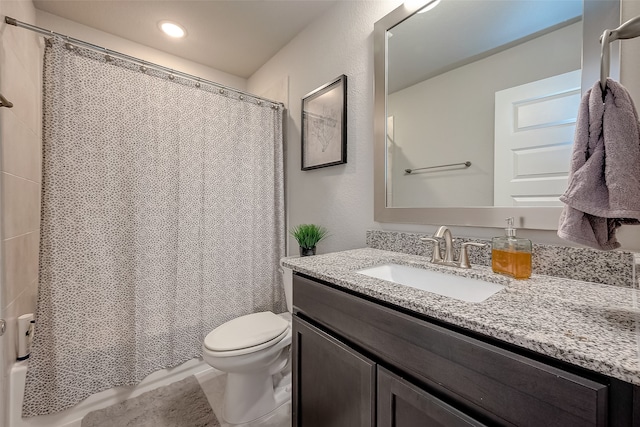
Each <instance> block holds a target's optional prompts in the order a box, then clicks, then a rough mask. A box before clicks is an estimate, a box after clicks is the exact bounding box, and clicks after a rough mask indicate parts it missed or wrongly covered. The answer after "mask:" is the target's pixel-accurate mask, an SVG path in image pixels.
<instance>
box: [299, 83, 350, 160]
mask: <svg viewBox="0 0 640 427" xmlns="http://www.w3.org/2000/svg"><path fill="white" fill-rule="evenodd" d="M301 135H302V138H301V139H302V141H301V144H302V147H301V148H302V150H301V151H302V159H301V161H302V163H301V169H302V170H303V171H307V170H312V169H318V168H324V167H327V166H335V165H341V164H344V163H347V76H345V75H344V74H343V75H341V76H340V77H338V78H336V79H335V80H333V81H331V82H329V83H327V84H325V85H323V86H321V87H319V88H317V89H316V90H314V91H312V92H309V93H308V94H307V95H305V96H304V98H302V127H301Z"/></svg>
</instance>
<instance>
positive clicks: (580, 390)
mask: <svg viewBox="0 0 640 427" xmlns="http://www.w3.org/2000/svg"><path fill="white" fill-rule="evenodd" d="M293 299H294V301H293V304H294V307H295V309H296V310H297V311H298V312H301V313H303V314H304V315H305V316H307V317H308V318H310V319H313V320H315V321H317V322H318V323H320V324H323V325H325V326H326V327H328V328H329V329H332V330H334V331H336V332H337V333H338V334H340V335H342V336H343V337H345V338H346V339H348V340H350V341H352V342H353V343H354V344H356V345H358V346H360V347H362V348H364V349H366V350H367V351H369V352H371V353H372V354H374V355H376V356H377V357H378V358H380V359H381V360H382V361H384V362H386V363H388V364H390V365H392V366H396V367H398V368H400V369H401V370H403V371H405V372H407V373H408V374H409V375H411V376H413V377H415V378H417V379H418V380H420V381H422V382H424V383H425V384H427V385H429V386H430V387H433V388H434V389H436V390H438V392H439V393H441V394H444V395H446V396H449V397H450V398H451V399H454V400H455V401H457V402H460V403H461V404H462V405H464V406H466V407H468V408H470V409H471V410H473V411H475V412H478V413H479V414H481V415H483V416H485V417H487V418H488V419H489V420H491V421H492V422H495V423H497V424H500V425H517V426H536V427H537V426H542V425H544V426H545V427H549V426H562V427H570V426H580V427H585V426H605V425H607V391H608V390H607V386H606V385H605V384H600V383H598V382H595V381H591V380H589V379H586V378H583V377H580V376H578V375H575V374H572V373H569V372H566V371H564V370H561V369H558V368H555V367H553V366H549V365H546V364H544V363H541V362H538V361H535V360H532V359H529V358H526V357H524V356H521V355H518V354H516V353H512V352H510V351H507V350H505V349H502V348H499V347H496V346H494V345H491V344H488V343H485V342H483V341H480V340H478V339H475V338H471V337H468V336H466V335H463V334H461V333H458V332H455V331H452V330H449V329H447V328H444V327H441V326H438V325H435V324H432V323H429V322H427V321H425V320H422V319H418V318H415V317H412V316H409V315H407V314H404V313H401V312H399V311H396V310H393V309H391V308H388V307H384V306H381V305H379V304H375V303H373V302H370V301H367V300H365V299H363V298H359V297H356V296H353V295H351V294H349V293H346V292H343V291H340V290H337V289H334V288H331V287H329V286H326V285H324V284H321V283H318V282H316V281H313V280H310V279H308V278H305V277H302V276H300V275H295V276H294V294H293Z"/></svg>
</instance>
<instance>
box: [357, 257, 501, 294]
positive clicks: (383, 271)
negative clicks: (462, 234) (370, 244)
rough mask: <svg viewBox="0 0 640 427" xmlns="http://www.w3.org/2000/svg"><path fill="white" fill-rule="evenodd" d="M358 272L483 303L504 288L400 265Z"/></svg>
mask: <svg viewBox="0 0 640 427" xmlns="http://www.w3.org/2000/svg"><path fill="white" fill-rule="evenodd" d="M356 273H359V274H364V275H365V276H370V277H375V278H377V279H382V280H387V281H389V282H393V283H399V284H401V285H405V286H411V287H412V288H416V289H422V290H423V291H428V292H433V293H434V294H438V295H444V296H445V297H450V298H455V299H459V300H461V301H466V302H482V301H484V300H486V299H487V298H489V297H490V296H491V295H493V294H495V293H496V292H500V291H501V290H503V289H504V286H502V285H498V284H497V283H490V282H485V281H484V280H478V279H470V278H468V277H462V276H456V275H453V274H446V273H440V272H437V271H431V270H425V269H422V268H415V267H409V266H406V265H399V264H383V265H378V266H376V267H371V268H365V269H362V270H358V271H356Z"/></svg>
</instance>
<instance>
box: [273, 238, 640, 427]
mask: <svg viewBox="0 0 640 427" xmlns="http://www.w3.org/2000/svg"><path fill="white" fill-rule="evenodd" d="M386 262H395V263H399V264H405V265H413V266H421V267H423V268H427V269H431V268H434V267H433V266H431V265H429V263H428V261H426V260H425V259H424V258H423V257H418V256H412V255H407V254H400V253H395V252H388V251H381V250H375V249H358V250H352V251H345V252H340V253H335V254H327V255H323V256H316V257H305V258H299V259H287V260H286V261H284V265H285V266H287V267H290V268H292V269H293V270H294V271H295V275H294V297H293V304H294V316H293V332H294V338H293V372H294V389H293V425H295V426H303V427H314V426H322V427H326V426H349V427H353V426H379V427H383V426H385V427H386V426H397V427H404V426H425V425H441V426H480V425H501V426H632V425H640V413H639V409H640V389H639V388H638V385H640V364H639V363H638V353H637V352H638V350H637V347H636V329H635V328H636V326H635V323H636V317H635V316H636V315H637V314H636V312H635V311H634V309H633V307H630V302H631V301H632V299H633V298H632V296H633V294H632V293H633V292H635V291H634V290H632V289H625V288H620V287H615V286H607V285H598V284H594V283H588V282H580V281H576V280H568V279H558V278H554V277H550V276H539V275H534V276H533V277H532V279H530V280H527V281H515V280H511V279H506V278H503V277H501V276H496V275H494V274H493V273H491V272H490V270H489V269H488V268H487V267H484V266H475V267H474V268H472V269H471V270H469V271H454V270H449V272H450V273H453V274H464V275H467V277H482V278H483V279H484V280H493V281H496V282H500V283H501V284H503V285H505V289H504V290H502V291H501V292H499V293H497V294H495V295H493V296H492V297H490V298H489V299H487V300H486V301H484V302H481V303H468V302H463V301H458V300H455V299H453V298H448V297H444V296H439V295H435V294H433V293H430V292H425V291H421V290H418V289H413V288H410V287H407V286H402V285H397V284H394V283H392V282H388V281H384V280H380V279H376V278H372V277H368V276H363V275H361V274H358V273H356V271H357V270H358V269H361V268H366V267H371V266H374V265H379V264H383V263H386ZM439 269H440V270H441V271H447V268H444V269H443V268H439ZM638 316H640V315H638ZM638 319H640V317H638Z"/></svg>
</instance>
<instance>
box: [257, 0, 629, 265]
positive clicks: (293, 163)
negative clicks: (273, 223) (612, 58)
mask: <svg viewBox="0 0 640 427" xmlns="http://www.w3.org/2000/svg"><path fill="white" fill-rule="evenodd" d="M400 4H401V2H400V1H396V0H387V1H346V2H338V3H337V4H336V6H334V7H333V8H331V9H330V10H328V11H327V13H326V14H325V15H323V16H322V17H320V18H319V19H318V20H316V21H315V22H314V23H313V24H312V25H310V26H309V27H307V28H306V29H304V30H303V31H302V32H301V33H300V34H298V35H297V36H296V38H295V39H294V40H292V41H291V42H290V43H289V44H288V45H287V46H285V47H284V48H283V49H282V50H281V51H280V52H278V53H277V54H276V55H275V56H274V57H273V58H271V60H269V62H267V63H266V64H265V65H264V66H263V67H261V68H260V70H258V71H257V72H256V73H255V74H254V75H253V76H251V77H250V78H249V81H248V84H247V88H248V90H249V91H251V92H257V93H260V92H261V91H262V90H263V89H264V88H266V87H268V86H270V85H271V84H272V82H274V81H278V80H280V79H282V78H284V77H285V76H287V75H288V76H289V93H290V103H289V105H290V108H289V118H288V123H287V144H288V146H287V168H286V171H287V186H288V187H287V201H288V202H287V203H288V209H289V211H288V221H289V222H288V224H289V225H296V224H299V223H308V222H313V223H319V224H322V225H324V226H326V227H328V228H329V230H330V231H331V232H332V236H331V237H330V238H329V239H328V240H327V241H326V242H324V243H321V244H320V246H319V251H320V252H330V251H336V250H344V249H351V248H357V247H363V246H364V245H365V231H366V230H367V229H370V228H373V229H386V230H399V231H418V232H421V231H424V232H433V230H435V226H427V225H410V224H381V223H376V222H374V221H373V37H372V34H373V24H374V23H375V22H376V21H377V20H379V19H380V18H382V17H383V16H384V15H385V14H387V13H388V12H390V11H391V10H393V9H395V7H397V6H398V5H400ZM634 14H640V2H637V1H633V0H629V1H625V2H624V5H623V15H624V17H625V19H629V18H631V17H633V16H635V15H634ZM639 42H640V41H627V43H634V46H635V47H632V46H631V45H628V46H626V47H625V49H624V50H623V75H622V82H623V84H627V86H629V89H630V90H631V93H632V95H633V96H634V97H635V99H636V100H638V102H640V82H634V80H638V78H637V70H638V69H639V67H640V59H638V58H639V57H640V55H638V53H639V52H640V47H638V44H637V43H639ZM340 74H346V75H347V76H348V86H349V90H348V101H347V102H348V121H347V129H348V135H347V138H348V163H347V164H346V165H340V166H333V167H329V168H325V169H318V170H313V171H308V172H303V171H300V100H301V99H302V97H303V96H304V95H305V94H307V93H308V92H310V91H311V90H313V89H315V88H317V87H318V86H320V85H322V84H324V83H326V82H328V81H330V80H332V79H333V78H335V77H337V76H338V75H340ZM625 76H626V79H625ZM627 80H629V82H627ZM453 232H454V234H457V235H461V236H474V237H492V236H495V235H501V234H502V230H500V229H491V228H477V227H454V228H453ZM519 235H521V236H524V237H528V238H530V239H532V240H533V241H535V242H538V243H555V244H564V245H569V244H568V243H567V242H565V241H564V240H561V239H560V238H558V237H557V235H556V234H555V232H554V231H540V230H523V231H521V232H520V233H519ZM618 237H619V240H620V241H621V243H622V244H623V248H625V249H629V250H639V251H640V227H635V228H634V227H632V226H625V227H623V228H622V230H621V231H619V232H618ZM289 253H290V254H294V255H295V254H297V247H296V245H295V241H293V240H292V239H291V238H290V239H289Z"/></svg>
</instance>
